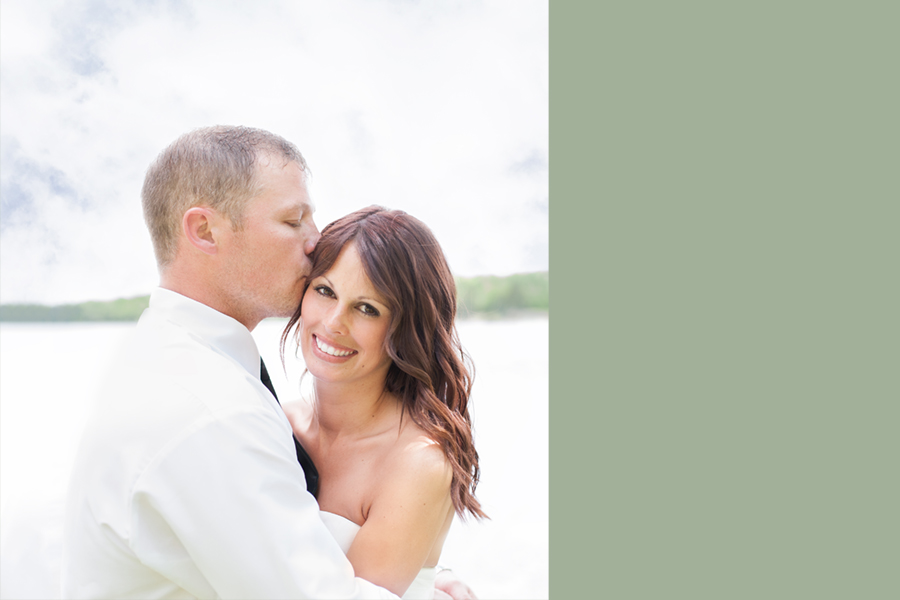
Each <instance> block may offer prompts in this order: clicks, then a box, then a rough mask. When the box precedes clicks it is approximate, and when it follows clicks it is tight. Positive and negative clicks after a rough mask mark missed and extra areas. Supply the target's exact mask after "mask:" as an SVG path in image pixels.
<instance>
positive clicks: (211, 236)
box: [181, 206, 219, 254]
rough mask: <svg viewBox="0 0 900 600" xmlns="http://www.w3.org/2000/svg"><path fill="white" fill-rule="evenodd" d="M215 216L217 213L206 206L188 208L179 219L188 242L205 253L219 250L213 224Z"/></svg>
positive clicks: (214, 252)
mask: <svg viewBox="0 0 900 600" xmlns="http://www.w3.org/2000/svg"><path fill="white" fill-rule="evenodd" d="M217 217H218V214H216V212H215V211H214V210H212V209H211V208H208V207H206V206H193V207H191V208H189V209H188V210H187V211H186V212H185V213H184V217H182V219H181V228H182V230H183V231H184V237H185V238H187V241H188V243H189V244H190V245H191V246H193V247H194V248H196V249H198V250H200V251H201V252H204V253H205V254H216V253H217V252H218V251H219V248H218V245H217V242H218V240H217V239H216V235H215V231H216V228H215V226H214V224H215V222H216V221H217Z"/></svg>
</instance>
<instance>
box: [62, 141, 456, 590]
mask: <svg viewBox="0 0 900 600" xmlns="http://www.w3.org/2000/svg"><path fill="white" fill-rule="evenodd" d="M307 172H308V169H307V166H306V163H305V161H304V159H303V157H302V156H301V155H300V153H299V152H298V151H297V149H296V148H295V147H294V146H293V145H292V144H290V143H289V142H287V141H286V140H284V139H282V138H280V137H278V136H275V135H273V134H271V133H268V132H265V131H261V130H256V129H249V128H238V127H213V128H207V129H201V130H197V131H194V132H191V133H189V134H186V135H184V136H182V137H181V138H179V139H178V140H176V141H175V142H174V143H173V144H172V145H170V146H169V147H168V148H167V149H166V150H164V151H163V152H162V153H161V154H160V156H159V157H158V158H157V160H156V161H155V162H154V163H153V165H151V167H150V169H149V170H148V173H147V176H146V179H145V182H144V188H143V192H142V201H143V207H144V216H145V219H146V221H147V225H148V228H149V229H150V233H151V237H152V240H153V246H154V250H155V253H156V258H157V262H158V264H159V271H160V287H159V288H157V289H156V290H154V291H153V293H152V294H151V296H150V307H149V308H148V309H147V310H146V311H145V312H144V314H143V315H142V317H141V319H140V321H139V322H138V325H137V327H136V330H135V334H134V336H133V337H132V339H131V340H130V341H129V343H128V344H127V345H126V347H124V348H123V349H122V351H121V352H120V355H119V357H118V358H117V362H116V364H115V365H114V367H113V370H112V371H111V373H110V376H109V377H108V378H107V379H108V382H107V384H106V385H105V388H104V391H103V392H102V393H101V398H100V402H99V403H98V408H97V411H96V412H95V414H94V415H93V416H92V417H91V419H90V420H89V422H88V426H87V428H86V430H85V435H84V439H83V440H82V444H81V447H80V449H79V452H78V456H77V458H76V462H75V466H74V469H73V474H72V480H71V483H70V489H69V498H68V506H67V514H66V541H65V547H64V551H63V575H62V578H63V594H64V596H65V597H73V598H213V597H221V598H394V597H395V596H393V595H392V594H391V593H390V592H388V591H387V590H384V589H382V588H380V587H377V586H375V585H374V584H372V583H369V582H367V581H365V580H362V579H359V578H355V577H354V576H353V570H352V567H351V565H350V563H349V562H348V561H347V559H346V557H345V556H344V555H343V553H342V552H341V551H340V549H339V548H338V546H337V543H336V542H335V541H334V540H333V538H332V537H331V535H330V534H329V532H328V530H327V529H326V528H325V526H324V524H323V523H322V522H321V520H320V518H319V513H318V505H317V504H316V501H315V499H314V498H313V496H312V495H311V494H310V493H309V492H307V479H308V480H309V485H310V486H311V487H314V485H315V480H314V474H313V473H311V471H312V470H313V467H312V466H311V463H309V464H308V465H307V467H308V468H307V473H306V474H304V469H303V468H302V467H301V464H300V463H299V462H298V458H300V459H301V460H303V459H304V457H305V453H304V452H303V451H302V450H301V449H300V448H299V447H298V446H297V447H295V442H294V440H293V435H292V432H291V427H290V425H289V423H288V421H287V418H286V417H285V415H284V413H283V411H282V410H281V408H280V406H279V405H278V402H277V400H276V398H275V397H274V396H273V393H272V392H270V384H269V386H268V387H267V385H266V384H264V383H263V381H265V380H267V379H268V376H267V374H265V368H264V367H262V372H261V361H260V356H259V351H258V350H257V348H256V345H255V343H254V341H253V338H252V336H251V334H250V331H251V330H253V328H254V327H256V325H257V324H259V322H260V321H262V320H263V319H264V318H266V317H274V316H281V317H286V316H290V314H291V313H292V312H293V311H294V309H295V308H296V306H297V304H298V303H299V301H300V297H301V293H302V291H303V285H304V280H305V276H306V274H307V273H308V272H309V269H310V266H311V265H310V262H309V254H310V253H311V252H312V251H313V249H314V248H315V245H316V242H317V240H318V237H319V232H318V229H317V228H316V225H315V223H314V221H313V217H312V214H313V210H314V207H313V204H312V202H311V201H310V198H309V194H308V192H307V188H306V177H307ZM261 377H262V380H261ZM267 383H268V382H267ZM439 586H440V587H442V588H443V589H446V590H447V591H450V593H451V594H453V596H454V597H457V598H462V597H467V596H469V594H471V592H470V590H468V589H467V588H466V586H464V584H461V583H460V582H458V581H456V580H453V579H452V578H450V577H449V576H446V574H445V579H444V580H442V581H441V582H440V583H439ZM451 590H452V591H451ZM438 594H440V592H438ZM469 597H471V596H469Z"/></svg>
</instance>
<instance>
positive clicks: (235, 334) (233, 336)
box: [150, 287, 260, 379]
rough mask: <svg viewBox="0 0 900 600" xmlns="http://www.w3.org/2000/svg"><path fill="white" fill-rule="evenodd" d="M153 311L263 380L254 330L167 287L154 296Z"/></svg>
mask: <svg viewBox="0 0 900 600" xmlns="http://www.w3.org/2000/svg"><path fill="white" fill-rule="evenodd" d="M150 308H151V309H153V310H154V311H160V312H161V313H164V315H165V318H166V319H168V320H169V321H171V322H172V323H175V324H176V325H178V326H180V327H183V328H184V329H187V330H188V331H190V332H191V333H193V334H194V335H197V336H199V337H200V338H202V339H203V340H204V341H205V342H206V343H208V344H209V345H210V346H212V347H213V348H215V349H217V350H218V351H220V352H222V353H223V354H225V355H226V356H229V357H231V358H233V359H234V360H236V361H237V362H238V364H240V365H241V366H242V367H244V368H245V369H246V370H247V372H248V373H250V374H251V375H253V376H254V377H256V378H257V379H258V378H259V371H260V368H259V365H260V362H259V361H260V358H259V349H258V348H257V347H256V341H255V340H254V339H253V336H252V335H251V334H250V330H249V329H247V328H246V327H244V325H242V324H241V323H240V322H238V321H237V320H235V319H233V318H231V317H229V316H228V315H226V314H224V313H220V312H219V311H217V310H216V309H214V308H210V307H209V306H207V305H205V304H203V303H202V302H197V301H196V300H192V299H191V298H188V297H187V296H183V295H181V294H179V293H178V292H173V291H172V290H167V289H165V288H161V287H158V288H155V289H154V290H153V291H152V292H151V293H150Z"/></svg>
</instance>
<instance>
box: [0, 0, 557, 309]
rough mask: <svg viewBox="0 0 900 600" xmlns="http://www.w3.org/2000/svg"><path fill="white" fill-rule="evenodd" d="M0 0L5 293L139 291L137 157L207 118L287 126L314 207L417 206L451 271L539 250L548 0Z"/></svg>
mask: <svg viewBox="0 0 900 600" xmlns="http://www.w3.org/2000/svg"><path fill="white" fill-rule="evenodd" d="M2 16H3V18H2V28H3V29H2V41H0V43H2V52H0V61H2V62H0V67H2V86H0V95H2V102H0V120H2V136H3V140H4V142H3V153H2V161H3V162H2V180H3V213H2V219H3V225H2V231H0V245H2V253H0V261H2V262H0V265H2V270H0V274H2V286H0V293H2V301H3V302H16V301H42V302H66V301H79V300H84V299H95V298H112V297H117V296H123V295H129V294H138V293H145V292H146V291H148V290H149V288H150V287H151V286H152V285H154V283H155V280H156V272H155V267H154V265H153V262H152V252H151V250H150V243H149V240H148V238H147V234H146V232H145V230H144V226H143V222H142V220H141V215H140V207H139V192H140V186H141V182H142V180H143V174H144V170H145V169H146V167H147V165H148V164H149V163H150V161H151V160H152V159H153V157H154V156H155V155H156V154H157V153H158V152H159V151H160V150H161V149H162V148H163V147H165V146H166V145H167V144H168V143H169V142H171V141H172V140H174V139H175V138H176V137H177V136H178V135H180V134H181V133H183V132H185V131H188V130H190V129H193V128H195V127H198V126H203V125H209V124H213V123H230V124H245V125H252V126H256V127H262V128H265V129H269V130H271V131H274V132H276V133H278V134H281V135H283V136H284V137H286V138H288V139H290V140H291V141H293V142H295V143H296V144H297V145H298V147H299V148H300V149H301V151H302V152H303V153H304V155H305V156H306V158H307V160H308V161H309V163H310V165H311V167H312V171H313V175H314V179H313V184H312V192H313V195H314V198H315V200H316V202H317V204H318V206H319V211H318V213H317V220H318V221H319V224H320V226H321V225H324V224H325V223H327V222H329V221H331V220H333V219H334V218H337V217H338V216H340V215H342V214H345V213H347V212H349V211H350V210H353V209H355V208H358V207H360V206H364V205H367V204H373V203H379V204H384V205H387V206H390V207H392V208H401V209H403V210H407V211H408V212H410V213H411V214H413V215H415V216H417V217H419V218H421V219H422V220H423V221H425V222H426V223H428V224H429V225H430V226H431V227H432V229H434V231H435V234H436V235H437V236H438V239H439V240H440V241H441V243H442V245H443V247H444V249H445V252H446V253H447V256H448V259H449V261H450V264H451V267H452V268H453V269H454V270H455V271H456V272H457V273H458V274H461V275H473V274H479V273H497V274H504V273H511V272H516V271H528V270H538V269H546V268H547V199H548V183H547V181H548V175H547V168H546V167H547V161H548V155H547V152H548V133H547V127H548V123H547V119H548V114H547V111H548V87H547V86H548V55H547V53H548V49H547V20H548V7H547V2H546V1H544V2H535V1H527V2H526V1H507V2H479V1H475V0H472V1H461V2H455V3H453V2H436V1H435V2H400V1H380V2H372V1H362V0H332V1H330V2H328V3H322V2H297V1H291V0H284V1H270V2H257V3H247V2H227V3H223V2H217V1H212V0H203V1H194V2H172V1H170V2H137V1H134V2H59V3H34V2H29V1H27V0H3V5H2ZM23 165H24V166H25V167H28V168H24V167H23ZM49 173H52V174H54V175H53V177H52V178H51V179H53V181H54V182H55V183H54V185H55V187H54V185H50V184H49V183H48V181H47V178H48V177H49V175H48V174H49ZM26 215H27V216H28V218H27V219H26Z"/></svg>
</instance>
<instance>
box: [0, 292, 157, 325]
mask: <svg viewBox="0 0 900 600" xmlns="http://www.w3.org/2000/svg"><path fill="white" fill-rule="evenodd" d="M149 304H150V296H138V297H137V298H121V299H119V300H111V301H109V302H82V303H80V304H63V305H60V306H44V305H42V304H0V321H137V320H138V317H140V316H141V313H142V312H144V309H145V308H147V306H148V305H149Z"/></svg>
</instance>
